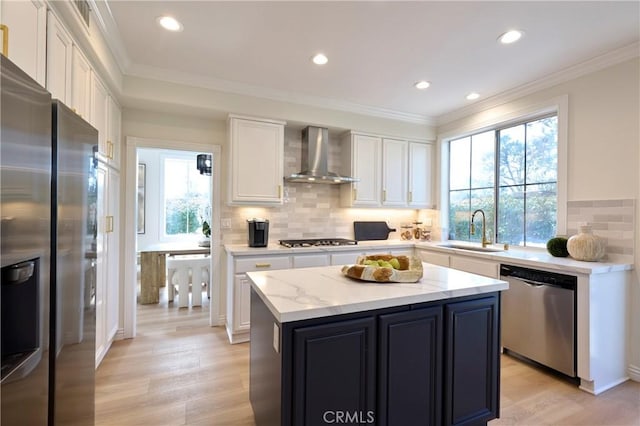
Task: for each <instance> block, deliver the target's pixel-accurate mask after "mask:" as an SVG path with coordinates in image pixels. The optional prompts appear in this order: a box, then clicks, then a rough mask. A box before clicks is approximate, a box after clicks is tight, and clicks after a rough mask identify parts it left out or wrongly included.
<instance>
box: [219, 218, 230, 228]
mask: <svg viewBox="0 0 640 426" xmlns="http://www.w3.org/2000/svg"><path fill="white" fill-rule="evenodd" d="M220 227H221V228H222V229H231V219H229V218H224V219H221V220H220Z"/></svg>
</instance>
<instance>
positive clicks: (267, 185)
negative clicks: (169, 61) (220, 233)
mask: <svg viewBox="0 0 640 426" xmlns="http://www.w3.org/2000/svg"><path fill="white" fill-rule="evenodd" d="M285 124H286V123H285V122H284V121H275V120H265V119H260V118H251V117H241V116H236V115H230V116H229V147H230V161H229V165H230V169H231V170H230V175H231V179H229V185H230V188H229V203H230V204H237V205H262V206H268V205H280V204H282V179H283V174H284V173H283V172H284V126H285Z"/></svg>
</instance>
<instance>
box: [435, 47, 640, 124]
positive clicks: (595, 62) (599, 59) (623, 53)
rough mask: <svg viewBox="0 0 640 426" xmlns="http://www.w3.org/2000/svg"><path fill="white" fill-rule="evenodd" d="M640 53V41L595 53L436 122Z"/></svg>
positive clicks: (614, 63) (488, 107)
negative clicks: (600, 53)
mask: <svg viewBox="0 0 640 426" xmlns="http://www.w3.org/2000/svg"><path fill="white" fill-rule="evenodd" d="M639 56H640V42H635V43H632V44H630V45H627V46H624V47H621V48H618V49H615V50H612V51H609V52H607V53H605V54H603V55H600V56H596V57H594V58H591V59H589V60H586V61H584V62H581V63H579V64H577V65H574V66H571V67H569V68H565V69H563V70H561V71H558V72H555V73H553V74H550V75H549V76H547V77H544V78H541V79H539V80H534V81H532V82H529V83H526V84H523V85H521V86H518V87H515V88H513V89H510V90H507V91H505V92H502V93H499V94H497V95H494V96H491V97H489V98H487V99H484V100H482V101H480V102H476V103H474V104H473V105H469V106H467V107H463V108H460V109H456V110H454V111H451V112H448V113H445V114H442V115H439V116H438V117H436V119H435V121H436V125H437V126H442V125H444V124H448V123H451V122H452V121H456V120H459V119H462V118H465V117H468V116H470V115H472V114H476V113H479V112H482V111H486V110H488V109H491V108H494V107H497V106H500V105H503V104H505V103H507V102H511V101H514V100H516V99H519V98H522V97H524V96H526V95H530V94H532V93H535V92H538V91H540V90H544V89H548V88H549V87H553V86H555V85H558V84H560V83H564V82H567V81H570V80H573V79H576V78H578V77H582V76H584V75H587V74H591V73H594V72H596V71H600V70H602V69H604V68H608V67H610V66H613V65H616V64H619V63H622V62H625V61H627V60H630V59H633V58H637V57H639Z"/></svg>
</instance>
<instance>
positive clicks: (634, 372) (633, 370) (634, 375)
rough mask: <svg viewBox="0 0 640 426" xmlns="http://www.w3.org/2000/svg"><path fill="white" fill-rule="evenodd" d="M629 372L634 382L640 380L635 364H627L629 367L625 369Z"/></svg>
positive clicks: (639, 369) (639, 368)
mask: <svg viewBox="0 0 640 426" xmlns="http://www.w3.org/2000/svg"><path fill="white" fill-rule="evenodd" d="M627 372H628V373H629V378H630V379H631V380H633V381H634V382H640V367H638V366H637V365H633V364H629V368H628V369H627Z"/></svg>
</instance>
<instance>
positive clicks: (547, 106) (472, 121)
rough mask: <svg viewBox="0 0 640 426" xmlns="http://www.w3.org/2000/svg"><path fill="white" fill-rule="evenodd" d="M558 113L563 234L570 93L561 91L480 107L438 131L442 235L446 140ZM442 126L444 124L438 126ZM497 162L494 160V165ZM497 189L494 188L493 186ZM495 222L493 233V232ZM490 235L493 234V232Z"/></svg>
mask: <svg viewBox="0 0 640 426" xmlns="http://www.w3.org/2000/svg"><path fill="white" fill-rule="evenodd" d="M550 115H557V123H558V130H557V131H558V133H557V137H558V171H557V211H556V234H557V235H566V233H567V187H568V182H567V177H568V170H567V169H568V161H567V147H568V127H569V126H568V117H569V97H568V95H562V96H559V97H556V98H553V99H548V100H546V101H542V102H530V103H528V105H527V104H526V103H523V102H520V103H517V102H513V103H510V104H507V105H504V106H500V107H496V108H491V109H484V110H479V111H478V112H477V113H476V114H471V115H468V116H466V117H465V118H462V119H459V120H458V121H457V122H456V124H457V126H446V127H451V130H444V131H442V132H441V133H440V134H439V135H438V149H439V157H440V162H439V166H440V167H439V169H440V170H439V180H440V183H439V185H438V189H439V200H440V203H439V207H440V223H441V239H442V240H443V241H445V240H448V239H449V230H450V224H449V142H451V141H452V140H456V139H460V138H464V137H468V136H472V135H474V134H478V133H482V132H485V131H489V130H495V131H498V130H499V129H502V128H508V127H510V126H513V125H517V124H522V123H524V122H527V121H534V120H536V119H539V118H544V117H545V116H550ZM442 127H445V126H441V128H442ZM497 166H498V164H496V167H497ZM494 190H496V188H494ZM495 232H496V231H495V226H493V233H494V234H495ZM492 239H493V236H492ZM518 247H519V248H521V249H525V250H526V249H531V250H541V248H539V247H534V246H518Z"/></svg>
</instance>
